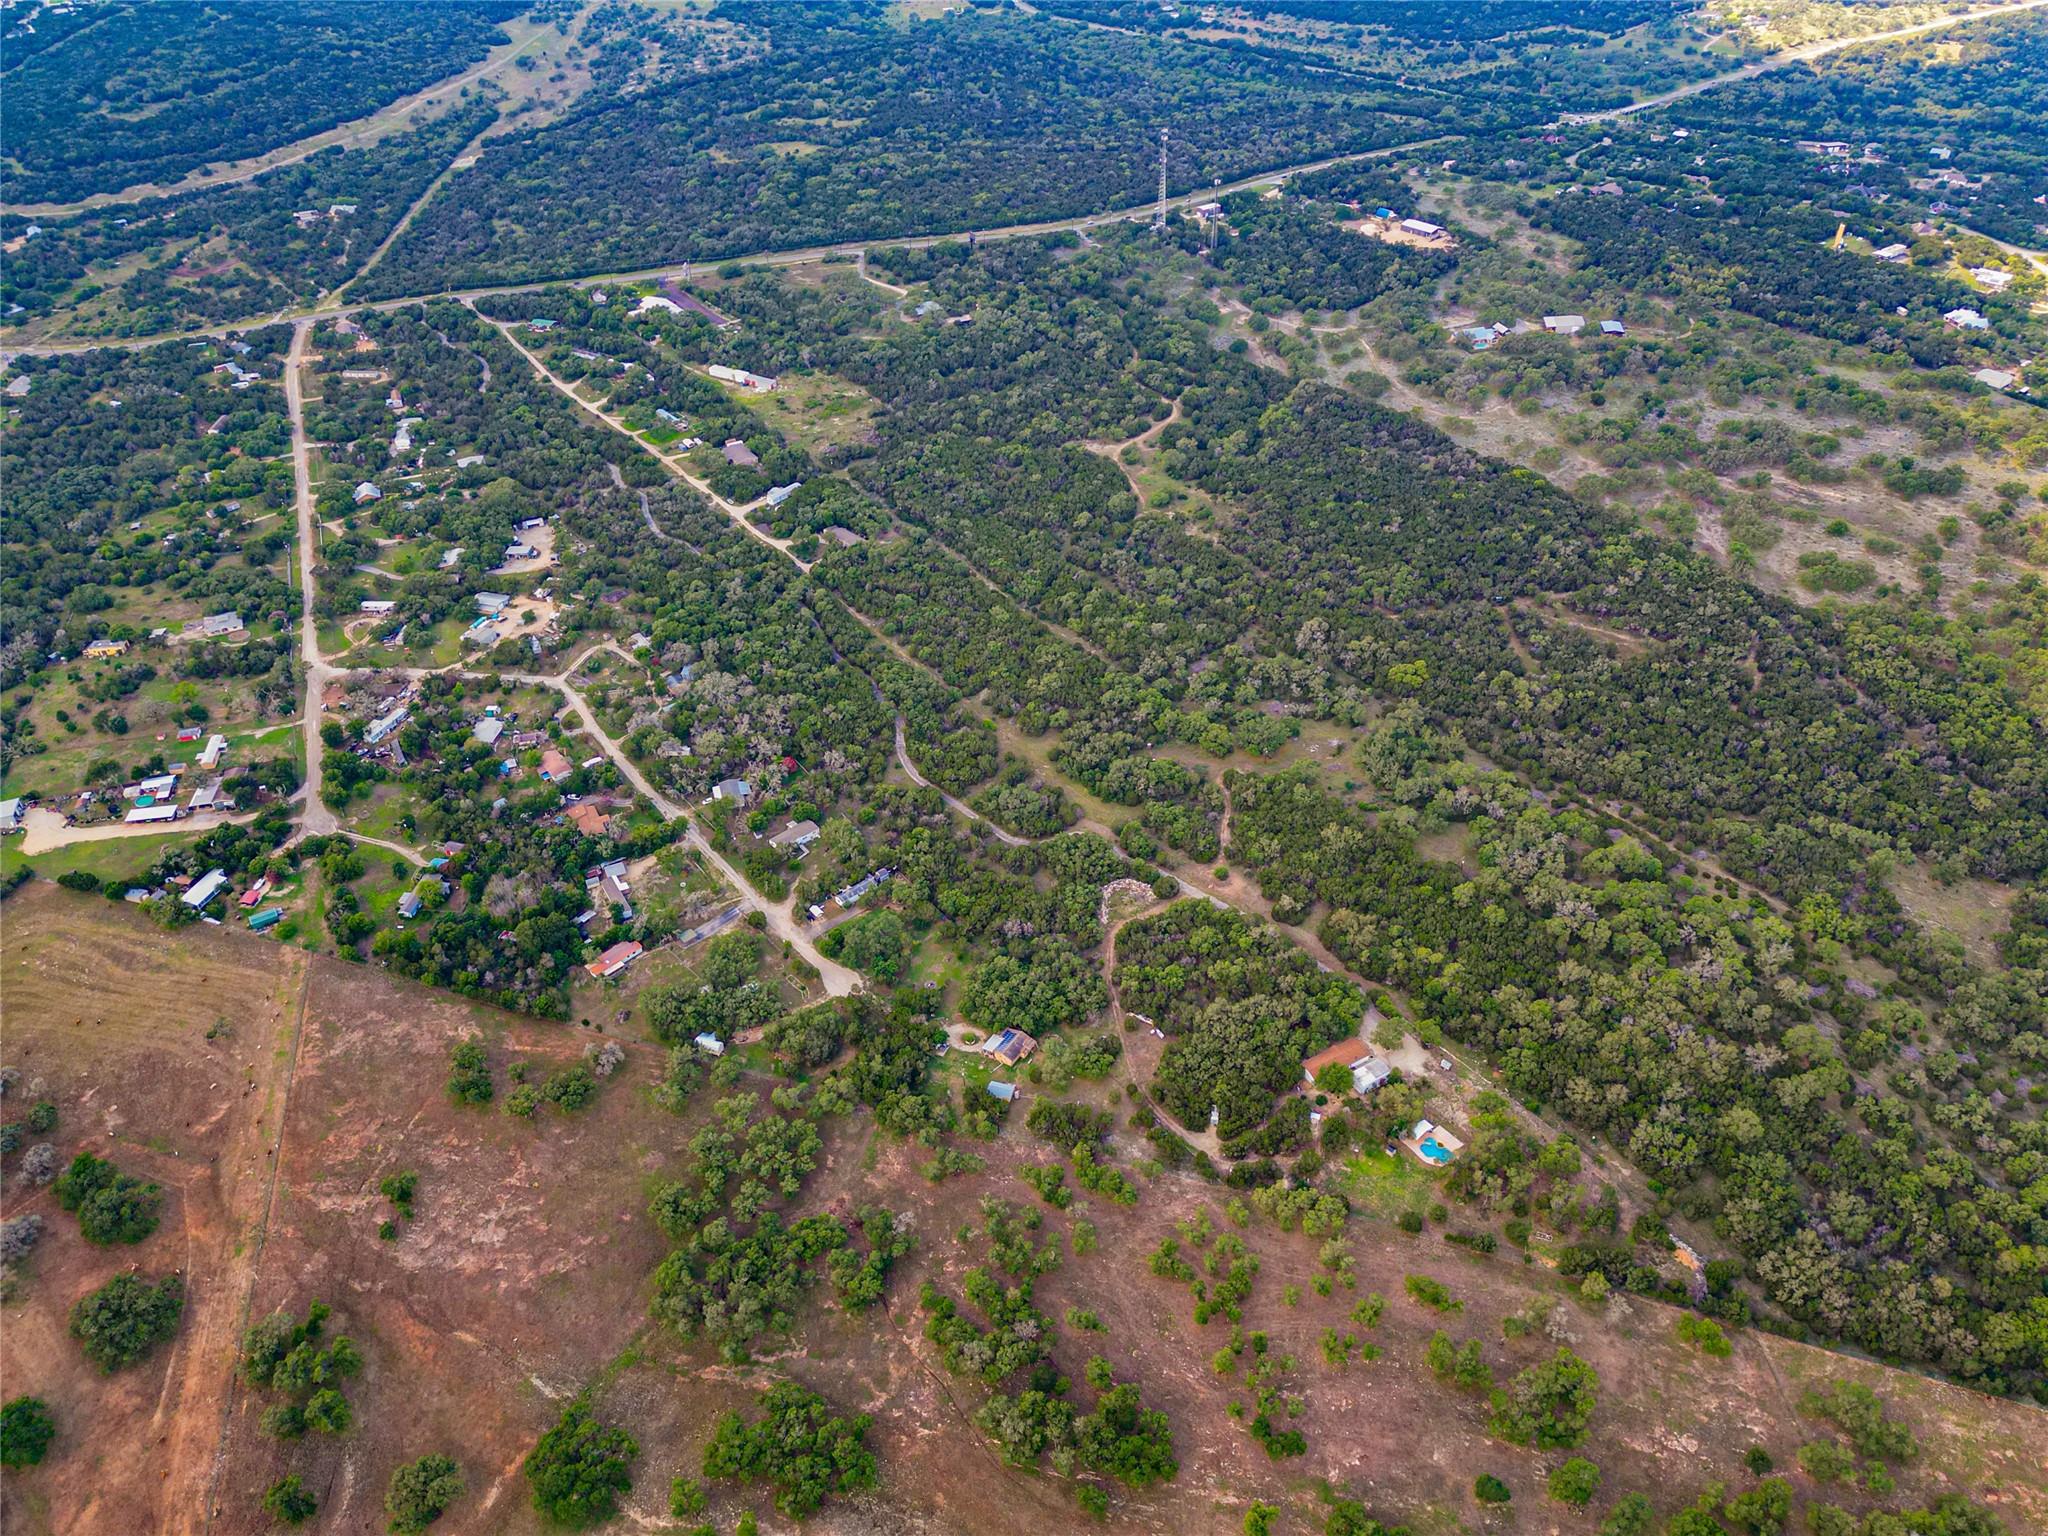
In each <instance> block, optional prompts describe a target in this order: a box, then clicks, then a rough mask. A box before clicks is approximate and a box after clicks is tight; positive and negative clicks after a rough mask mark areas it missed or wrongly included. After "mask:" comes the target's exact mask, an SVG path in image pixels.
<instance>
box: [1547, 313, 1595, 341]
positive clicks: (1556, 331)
mask: <svg viewBox="0 0 2048 1536" xmlns="http://www.w3.org/2000/svg"><path fill="white" fill-rule="evenodd" d="M1585 328H1586V317H1585V316H1584V315H1545V316H1544V317H1543V329H1545V330H1546V331H1548V332H1550V334H1551V335H1553V336H1576V335H1578V334H1579V332H1581V331H1583V330H1584V329H1585Z"/></svg>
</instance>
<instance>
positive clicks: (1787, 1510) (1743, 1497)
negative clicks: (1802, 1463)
mask: <svg viewBox="0 0 2048 1536" xmlns="http://www.w3.org/2000/svg"><path fill="white" fill-rule="evenodd" d="M1723 1513H1724V1514H1726V1515H1727V1516H1728V1519H1729V1521H1730V1522H1731V1523H1732V1524H1733V1525H1734V1526H1735V1528H1736V1529H1737V1530H1741V1531H1747V1532H1749V1536H1779V1532H1781V1531H1783V1530H1784V1529H1785V1522H1786V1521H1787V1520H1788V1519H1790V1518H1791V1516H1792V1485H1791V1484H1790V1483H1788V1482H1786V1481H1785V1479H1783V1478H1782V1477H1767V1478H1765V1479H1764V1480H1763V1481H1762V1482H1760V1483H1758V1484H1757V1485H1756V1486H1755V1487H1754V1488H1752V1489H1750V1490H1749V1491H1748V1492H1747V1493H1743V1494H1738V1495H1737V1496H1736V1497H1734V1498H1733V1499H1730V1500H1729V1501H1728V1504H1727V1507H1726V1508H1725V1509H1724V1510H1723Z"/></svg>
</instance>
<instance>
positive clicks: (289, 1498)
mask: <svg viewBox="0 0 2048 1536" xmlns="http://www.w3.org/2000/svg"><path fill="white" fill-rule="evenodd" d="M319 1507H320V1501H319V1500H318V1499H316V1498H314V1497H313V1495H312V1494H310V1493H308V1492H307V1491H306V1485H305V1484H304V1483H303V1482H301V1481H300V1480H299V1474H298V1473H296V1472H294V1473H292V1474H290V1475H289V1476H287V1477H281V1478H279V1479H278V1480H277V1481H276V1482H274V1483H272V1484H271V1485H270V1486H269V1487H268V1488H266V1489H264V1490H263V1512H264V1513H265V1514H267V1515H268V1516H270V1518H271V1519H273V1520H281V1521H283V1522H284V1523H285V1524H286V1525H304V1524H305V1523H306V1522H307V1521H308V1520H310V1519H312V1518H313V1513H314V1511H315V1510H317V1509H319Z"/></svg>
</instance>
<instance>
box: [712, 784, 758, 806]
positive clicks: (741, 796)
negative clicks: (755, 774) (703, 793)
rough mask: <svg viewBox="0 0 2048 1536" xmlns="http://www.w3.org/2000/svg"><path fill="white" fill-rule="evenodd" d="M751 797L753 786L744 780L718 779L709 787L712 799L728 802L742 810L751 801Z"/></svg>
mask: <svg viewBox="0 0 2048 1536" xmlns="http://www.w3.org/2000/svg"><path fill="white" fill-rule="evenodd" d="M753 797H754V786H753V785H751V784H749V783H748V782H747V781H746V780H745V779H720V780H719V781H718V782H717V783H716V784H714V785H712V786H711V798H712V799H714V800H730V801H732V803H733V804H735V805H737V806H739V807H741V808H742V809H744V808H745V806H746V803H747V802H748V801H749V800H751V799H753Z"/></svg>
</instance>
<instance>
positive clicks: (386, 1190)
mask: <svg viewBox="0 0 2048 1536" xmlns="http://www.w3.org/2000/svg"><path fill="white" fill-rule="evenodd" d="M419 1187H420V1176H419V1175H418V1174H417V1173H415V1172H413V1171H412V1170H411V1169H410V1168H408V1169H406V1170H405V1171H404V1172H403V1173H390V1174H386V1175H385V1176H384V1179H383V1181H382V1182H381V1183H379V1184H378V1186H377V1193H379V1194H380V1195H382V1196H383V1197H384V1198H385V1199H386V1200H389V1201H390V1202H391V1203H392V1204H393V1205H395V1206H397V1207H398V1214H399V1215H401V1216H403V1217H404V1218H405V1219H406V1220H407V1221H411V1220H412V1197H413V1196H414V1195H415V1194H416V1193H418V1191H419Z"/></svg>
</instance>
